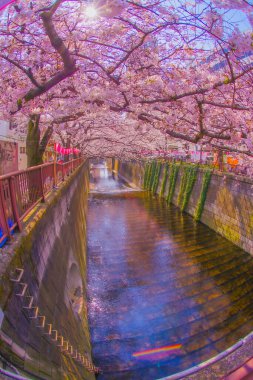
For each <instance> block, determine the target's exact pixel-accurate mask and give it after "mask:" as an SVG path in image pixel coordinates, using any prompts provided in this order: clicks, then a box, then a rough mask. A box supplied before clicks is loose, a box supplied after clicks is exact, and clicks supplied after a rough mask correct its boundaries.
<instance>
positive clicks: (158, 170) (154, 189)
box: [151, 162, 162, 194]
mask: <svg viewBox="0 0 253 380" xmlns="http://www.w3.org/2000/svg"><path fill="white" fill-rule="evenodd" d="M161 168H162V163H161V162H157V164H156V168H155V174H154V178H153V183H152V189H151V190H152V193H153V194H156V192H157V188H158V184H159V179H160V173H161Z"/></svg>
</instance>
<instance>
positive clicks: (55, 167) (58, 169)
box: [0, 158, 83, 247]
mask: <svg viewBox="0 0 253 380" xmlns="http://www.w3.org/2000/svg"><path fill="white" fill-rule="evenodd" d="M82 162H83V158H77V159H75V160H72V161H69V162H65V163H63V164H59V163H47V164H43V165H39V166H34V167H31V168H28V169H26V170H21V171H18V172H13V173H10V174H6V175H3V176H0V247H2V246H3V244H4V243H5V242H6V241H7V240H8V239H9V238H10V237H11V235H12V234H13V231H14V229H15V228H16V227H17V228H18V229H19V231H21V230H22V220H23V218H24V217H25V216H26V215H27V214H28V213H29V211H30V210H31V209H32V208H33V207H34V206H35V205H36V204H37V203H39V202H44V201H45V196H46V195H47V194H48V193H49V192H50V191H51V190H52V189H53V188H54V187H55V186H57V185H59V184H60V183H61V182H62V181H64V179H65V178H66V177H67V176H69V175H70V174H71V173H72V172H73V171H74V170H75V169H76V168H77V167H78V166H80V165H81V163H82Z"/></svg>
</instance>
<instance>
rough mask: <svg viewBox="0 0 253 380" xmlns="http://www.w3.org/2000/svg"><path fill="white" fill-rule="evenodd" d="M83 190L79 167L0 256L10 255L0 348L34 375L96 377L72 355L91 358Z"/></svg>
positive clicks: (84, 171) (2, 285) (1, 288)
mask: <svg viewBox="0 0 253 380" xmlns="http://www.w3.org/2000/svg"><path fill="white" fill-rule="evenodd" d="M87 195H88V165H87V164H84V165H83V166H82V167H81V168H79V169H77V171H76V172H75V173H74V174H73V175H72V176H71V177H70V178H69V179H68V180H67V181H65V183H64V184H63V185H62V186H61V188H60V189H58V190H56V191H55V192H54V194H51V195H50V196H49V198H48V199H47V200H46V204H44V205H40V206H39V207H38V209H37V211H36V212H35V214H34V215H32V216H30V218H29V219H28V221H27V223H26V226H25V229H24V231H23V232H22V234H21V235H20V236H18V237H17V238H16V241H15V242H14V243H13V244H12V245H10V246H9V248H8V247H6V248H5V251H4V252H3V253H2V257H4V256H5V257H7V256H8V255H9V256H11V257H12V259H11V260H9V261H8V264H7V265H6V267H5V269H4V271H3V266H4V264H3V263H2V265H1V269H2V272H3V273H2V276H1V280H0V307H1V310H0V316H1V322H2V324H1V330H0V334H1V345H0V352H1V355H2V356H3V357H4V358H6V359H7V360H8V361H9V362H11V363H12V364H13V365H14V366H16V368H18V369H19V370H20V373H22V370H23V371H24V373H25V374H29V373H30V374H32V376H31V377H32V378H39V379H54V380H58V379H59V380H63V379H88V380H92V379H94V375H93V374H92V373H90V372H88V371H87V370H86V369H85V368H84V366H83V365H81V363H80V362H79V361H78V360H76V358H75V357H76V355H77V353H80V354H83V355H84V354H85V353H88V355H87V357H88V358H89V356H90V352H91V347H90V337H89V329H88V321H87V310H86V294H85V293H86V292H85V289H86V210H87ZM16 268H20V269H22V270H23V275H22V278H21V280H20V282H13V281H11V279H16V280H18V277H19V276H20V275H21V274H22V272H21V271H19V270H16ZM26 286H27V287H26ZM22 293H23V296H22ZM17 294H20V295H17ZM37 307H38V309H36V308H37ZM36 313H37V315H36ZM71 346H72V349H71ZM67 348H68V351H69V352H72V355H70V354H67V351H66V349H67ZM76 350H77V351H76ZM79 359H80V357H79Z"/></svg>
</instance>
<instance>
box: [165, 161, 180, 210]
mask: <svg viewBox="0 0 253 380" xmlns="http://www.w3.org/2000/svg"><path fill="white" fill-rule="evenodd" d="M178 171H179V165H178V164H174V163H171V164H170V167H169V188H168V195H167V198H166V200H167V202H168V203H171V201H172V198H173V194H174V191H175V187H176V182H177V176H178Z"/></svg>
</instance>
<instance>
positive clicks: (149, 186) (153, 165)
mask: <svg viewBox="0 0 253 380" xmlns="http://www.w3.org/2000/svg"><path fill="white" fill-rule="evenodd" d="M155 171H156V161H152V163H151V166H150V173H149V178H148V181H147V190H152V185H153V181H154V177H155Z"/></svg>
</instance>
